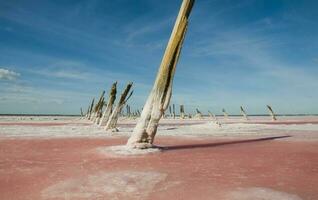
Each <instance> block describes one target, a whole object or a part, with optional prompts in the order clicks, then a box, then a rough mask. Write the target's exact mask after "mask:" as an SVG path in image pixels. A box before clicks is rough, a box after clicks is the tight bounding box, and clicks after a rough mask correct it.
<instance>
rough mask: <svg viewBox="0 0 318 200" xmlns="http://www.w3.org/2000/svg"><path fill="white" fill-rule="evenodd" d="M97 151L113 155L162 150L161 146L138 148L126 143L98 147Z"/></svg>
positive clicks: (139, 153)
mask: <svg viewBox="0 0 318 200" xmlns="http://www.w3.org/2000/svg"><path fill="white" fill-rule="evenodd" d="M97 151H98V153H100V154H102V155H105V156H111V157H119V156H134V155H145V154H150V153H158V152H161V150H160V149H159V148H155V147H154V148H148V149H136V148H131V147H128V146H126V145H118V146H107V147H100V148H98V149H97Z"/></svg>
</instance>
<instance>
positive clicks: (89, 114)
mask: <svg viewBox="0 0 318 200" xmlns="http://www.w3.org/2000/svg"><path fill="white" fill-rule="evenodd" d="M94 101H95V98H93V100H92V103H91V107H90V108H89V113H88V119H89V120H90V119H92V112H93V107H94Z"/></svg>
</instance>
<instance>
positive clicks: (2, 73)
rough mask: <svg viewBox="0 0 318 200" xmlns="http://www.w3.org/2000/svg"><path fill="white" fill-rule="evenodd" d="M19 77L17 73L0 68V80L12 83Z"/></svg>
mask: <svg viewBox="0 0 318 200" xmlns="http://www.w3.org/2000/svg"><path fill="white" fill-rule="evenodd" d="M19 76H20V74H19V73H17V72H14V71H11V70H8V69H5V68H0V80H9V81H13V80H16V79H17V78H18V77H19Z"/></svg>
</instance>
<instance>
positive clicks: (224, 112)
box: [222, 108, 229, 119]
mask: <svg viewBox="0 0 318 200" xmlns="http://www.w3.org/2000/svg"><path fill="white" fill-rule="evenodd" d="M222 112H223V115H224V118H226V119H227V118H229V115H228V114H227V112H226V111H225V109H224V108H223V109H222Z"/></svg>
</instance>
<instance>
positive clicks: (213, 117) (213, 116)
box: [208, 111, 216, 120]
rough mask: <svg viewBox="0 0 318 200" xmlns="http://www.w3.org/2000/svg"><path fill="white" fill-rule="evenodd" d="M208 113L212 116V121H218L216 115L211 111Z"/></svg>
mask: <svg viewBox="0 0 318 200" xmlns="http://www.w3.org/2000/svg"><path fill="white" fill-rule="evenodd" d="M208 113H209V115H210V117H211V118H212V119H214V120H216V117H215V115H214V114H213V113H212V112H211V111H208Z"/></svg>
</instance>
